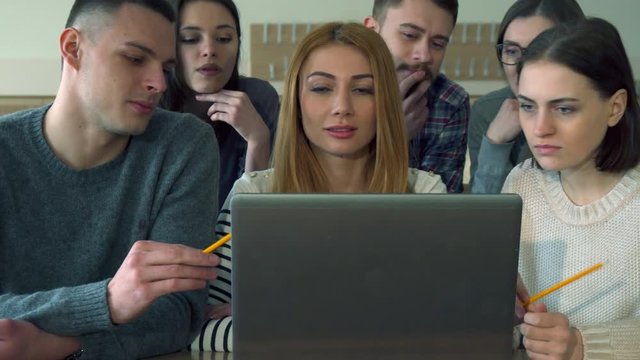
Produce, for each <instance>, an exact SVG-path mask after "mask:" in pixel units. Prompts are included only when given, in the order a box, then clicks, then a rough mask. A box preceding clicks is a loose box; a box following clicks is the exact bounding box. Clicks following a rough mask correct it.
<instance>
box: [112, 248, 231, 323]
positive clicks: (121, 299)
mask: <svg viewBox="0 0 640 360" xmlns="http://www.w3.org/2000/svg"><path fill="white" fill-rule="evenodd" d="M219 263H220V259H219V258H218V257H217V256H216V255H212V254H211V255H210V254H203V253H202V251H201V250H198V249H193V248H190V247H187V246H184V245H176V244H164V243H159V242H154V241H147V240H140V241H137V242H136V243H135V244H134V245H133V247H132V248H131V250H130V251H129V254H128V255H127V257H126V258H125V259H124V262H123V263H122V265H121V266H120V269H118V272H116V274H115V276H114V277H113V279H111V281H110V282H109V284H108V286H107V301H108V305H109V311H110V312H111V321H112V322H113V323H114V324H124V323H127V322H129V321H131V320H133V319H135V318H136V317H138V316H140V315H141V314H142V313H143V312H144V311H145V310H146V309H147V308H148V307H149V306H151V304H152V303H153V302H154V301H155V300H156V299H157V298H159V297H161V296H163V295H166V294H169V293H173V292H180V291H190V290H196V289H201V288H203V287H205V286H206V285H207V281H208V280H213V279H215V278H216V272H215V270H214V267H215V266H217V265H218V264H219Z"/></svg>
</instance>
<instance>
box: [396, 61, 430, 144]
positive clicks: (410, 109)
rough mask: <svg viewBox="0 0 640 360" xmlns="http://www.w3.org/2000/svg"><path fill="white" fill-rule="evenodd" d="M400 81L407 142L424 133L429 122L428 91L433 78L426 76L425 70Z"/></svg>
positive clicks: (410, 74)
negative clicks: (425, 124) (425, 125)
mask: <svg viewBox="0 0 640 360" xmlns="http://www.w3.org/2000/svg"><path fill="white" fill-rule="evenodd" d="M398 80H399V81H400V97H401V98H402V99H403V100H402V112H403V113H404V121H405V124H406V131H407V140H411V139H413V138H414V137H415V136H416V135H417V134H419V133H420V131H422V128H423V127H424V123H425V122H426V121H427V116H428V115H429V109H428V108H427V90H428V89H429V86H430V85H431V78H429V77H427V76H426V72H425V71H424V70H418V71H415V72H412V73H409V75H408V76H406V77H404V78H398Z"/></svg>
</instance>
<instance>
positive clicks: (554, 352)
mask: <svg viewBox="0 0 640 360" xmlns="http://www.w3.org/2000/svg"><path fill="white" fill-rule="evenodd" d="M527 310H528V311H529V312H528V313H527V314H526V315H525V316H524V323H523V324H522V325H521V327H520V332H522V335H524V347H525V348H526V349H527V355H528V356H529V358H530V359H531V360H536V359H553V360H555V359H557V360H582V359H583V357H584V354H583V344H582V335H581V334H580V331H579V330H577V329H574V328H572V327H570V326H569V319H568V318H567V317H566V315H564V314H561V313H550V312H547V307H546V306H545V305H544V304H541V303H534V304H531V305H529V306H528V308H527Z"/></svg>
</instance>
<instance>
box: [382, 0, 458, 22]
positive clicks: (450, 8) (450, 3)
mask: <svg viewBox="0 0 640 360" xmlns="http://www.w3.org/2000/svg"><path fill="white" fill-rule="evenodd" d="M402 1H403V0H375V1H374V2H373V10H372V12H371V15H372V16H373V18H374V19H376V21H377V22H378V23H380V24H381V25H382V23H384V19H385V17H386V15H387V10H388V9H389V8H390V7H398V6H400V5H401V4H402ZM425 1H431V2H432V3H434V4H436V5H437V6H438V7H440V8H442V9H444V10H446V11H447V12H448V13H449V14H451V16H452V17H453V25H455V24H456V21H458V0H425Z"/></svg>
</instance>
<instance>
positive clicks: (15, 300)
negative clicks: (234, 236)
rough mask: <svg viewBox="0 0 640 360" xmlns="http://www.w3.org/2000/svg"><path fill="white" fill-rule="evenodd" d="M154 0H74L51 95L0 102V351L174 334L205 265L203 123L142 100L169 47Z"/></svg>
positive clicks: (92, 352)
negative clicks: (0, 106)
mask: <svg viewBox="0 0 640 360" xmlns="http://www.w3.org/2000/svg"><path fill="white" fill-rule="evenodd" d="M173 21H174V15H173V11H172V9H171V8H170V7H168V5H166V4H165V3H164V2H163V1H157V0H128V1H127V0H120V1H116V0H76V1H75V3H74V5H73V7H72V9H71V13H70V16H69V20H68V23H67V28H66V29H65V30H64V31H63V32H62V34H61V36H60V50H61V53H62V58H63V70H62V78H61V84H60V88H59V91H58V93H57V96H56V99H55V101H54V102H53V104H51V105H47V106H44V107H42V108H39V109H31V110H26V111H22V112H18V113H14V114H11V115H7V116H4V117H2V118H0V154H1V156H0V359H6V358H11V359H14V358H20V359H32V358H38V359H40V358H52V359H54V358H55V359H59V358H65V357H66V358H69V359H71V358H78V357H82V358H91V359H101V358H108V359H127V358H140V357H146V356H151V355H157V354H162V353H167V352H172V351H176V350H179V349H181V348H184V347H185V346H186V345H187V344H188V343H189V342H190V341H191V340H192V338H193V337H194V336H195V334H196V332H197V331H198V330H199V329H200V326H201V323H202V321H203V318H204V311H205V303H206V288H205V286H206V282H207V280H211V279H214V278H215V270H214V267H215V266H216V265H217V264H218V263H219V259H218V258H217V257H216V256H215V255H206V254H203V253H202V252H201V249H202V248H203V247H205V246H207V245H208V244H209V243H210V242H212V241H213V240H214V230H213V229H214V222H215V219H216V205H217V203H218V202H217V193H218V189H217V187H218V184H217V178H218V176H217V169H218V161H219V159H218V150H217V144H216V143H215V136H213V134H212V133H211V131H212V130H211V128H210V127H209V126H207V125H206V124H204V123H202V122H201V121H199V120H197V119H196V118H194V117H192V116H190V115H179V114H176V113H170V112H166V111H162V110H159V109H156V104H157V103H158V101H159V99H160V96H161V94H162V92H163V91H164V90H165V88H166V84H165V80H164V79H165V77H164V74H163V73H164V71H166V70H167V69H168V68H169V67H170V66H171V65H172V63H173V62H174V58H175V50H174V49H175V35H174V27H173V24H172V23H173Z"/></svg>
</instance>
